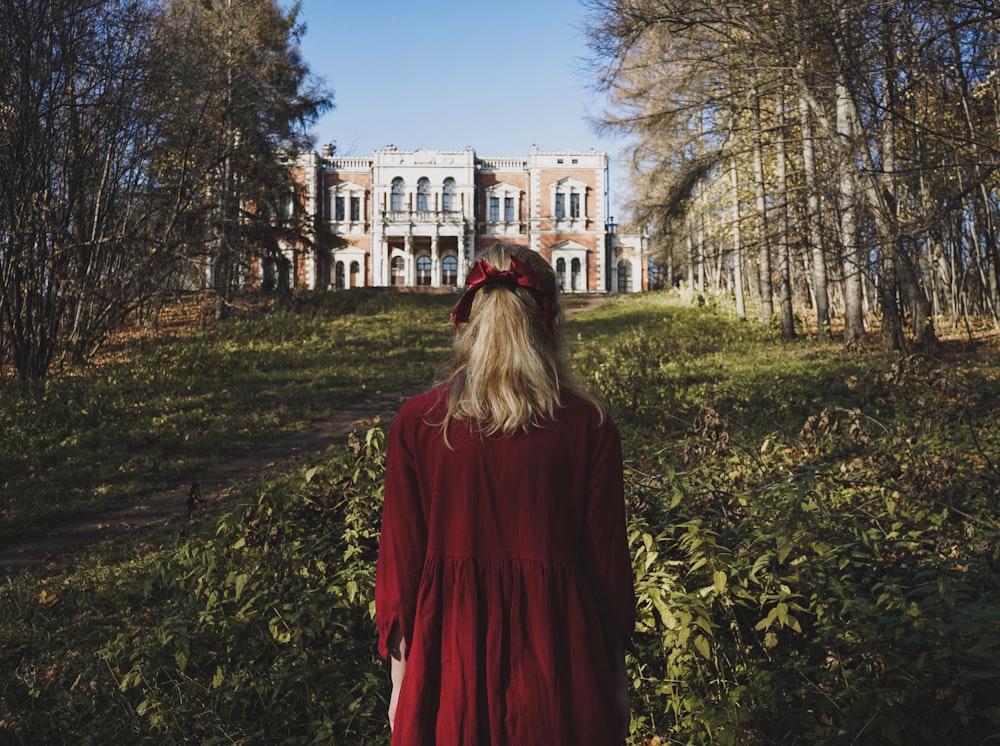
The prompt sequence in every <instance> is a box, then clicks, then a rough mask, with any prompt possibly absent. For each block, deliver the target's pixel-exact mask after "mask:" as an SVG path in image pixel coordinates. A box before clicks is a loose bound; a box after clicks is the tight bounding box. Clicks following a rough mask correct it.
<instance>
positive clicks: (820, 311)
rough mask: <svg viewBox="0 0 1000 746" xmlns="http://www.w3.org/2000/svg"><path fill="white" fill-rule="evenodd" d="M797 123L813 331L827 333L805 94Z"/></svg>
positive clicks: (823, 270) (823, 268)
mask: <svg viewBox="0 0 1000 746" xmlns="http://www.w3.org/2000/svg"><path fill="white" fill-rule="evenodd" d="M799 124H800V128H801V130H802V177H803V179H804V181H805V190H806V200H805V205H806V224H807V226H808V236H809V247H810V249H811V251H812V286H813V288H812V291H813V305H814V307H815V310H816V331H817V334H818V335H819V336H820V337H828V336H829V335H830V297H829V291H828V290H827V284H826V283H827V279H826V255H825V254H824V252H823V226H822V222H821V216H820V213H819V189H818V187H817V184H816V145H815V142H814V141H813V127H812V116H811V114H810V112H809V103H808V102H807V101H806V98H805V96H802V95H800V96H799Z"/></svg>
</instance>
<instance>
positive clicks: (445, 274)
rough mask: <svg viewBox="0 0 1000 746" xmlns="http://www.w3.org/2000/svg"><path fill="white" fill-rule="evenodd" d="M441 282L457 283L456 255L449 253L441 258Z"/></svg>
mask: <svg viewBox="0 0 1000 746" xmlns="http://www.w3.org/2000/svg"><path fill="white" fill-rule="evenodd" d="M441 284H442V285H446V286H447V285H451V286H454V285H457V284H458V257H457V256H453V255H451V254H449V255H448V256H446V257H444V258H443V259H442V260H441Z"/></svg>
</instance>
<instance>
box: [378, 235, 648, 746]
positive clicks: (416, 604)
mask: <svg viewBox="0 0 1000 746" xmlns="http://www.w3.org/2000/svg"><path fill="white" fill-rule="evenodd" d="M451 318H452V321H453V323H454V324H455V327H456V328H457V333H456V337H455V346H454V354H453V357H452V362H451V372H450V375H449V376H448V378H447V380H446V381H445V383H444V384H443V385H442V386H440V387H438V388H435V389H433V390H432V391H429V392H427V393H425V394H421V395H419V396H416V397H414V398H412V399H410V400H408V401H407V402H406V403H405V404H404V405H403V407H402V409H401V410H400V412H399V414H398V416H397V417H396V419H395V421H394V422H393V424H392V427H391V429H390V432H389V442H388V447H387V448H388V450H387V463H386V478H385V506H384V510H383V521H382V540H381V545H380V547H379V558H378V567H377V571H376V581H375V603H376V621H377V624H378V630H379V651H380V653H381V654H382V655H383V656H391V659H392V661H391V669H392V683H393V687H392V694H391V698H390V705H389V723H390V726H391V727H392V729H393V744H394V746H416V745H420V746H434V745H436V746H487V745H489V746H541V745H542V744H544V745H545V746H549V745H550V744H554V745H557V746H558V745H559V744H565V746H571V745H572V746H588V745H592V746H614V745H615V744H621V743H622V740H623V737H624V734H625V733H626V732H627V726H628V693H627V677H626V674H625V666H624V652H623V651H624V647H625V645H626V644H627V643H628V640H629V638H630V636H631V634H632V630H633V625H634V613H635V597H634V590H633V585H632V574H631V566H630V562H629V554H628V547H627V542H626V537H625V507H624V491H623V485H622V456H621V441H620V438H619V434H618V430H617V428H616V427H615V425H614V423H613V422H612V421H611V419H610V418H609V417H608V415H607V414H606V413H605V412H604V410H603V409H602V408H601V406H600V405H599V404H598V403H597V402H596V401H595V400H594V399H593V398H592V397H591V396H589V395H588V394H586V393H584V392H582V391H580V390H579V389H577V388H576V387H574V386H573V385H572V384H571V383H570V381H569V376H568V375H567V368H566V364H565V362H564V360H563V357H562V355H561V330H560V322H561V311H560V306H559V293H558V289H557V284H556V277H555V273H554V272H553V271H552V268H551V267H550V266H549V265H548V263H546V262H545V261H544V260H543V259H542V258H541V257H540V256H539V255H538V254H537V253H536V252H534V251H532V250H530V249H528V248H527V247H524V246H517V245H510V244H498V245H496V246H494V247H493V248H491V249H490V250H489V251H488V252H487V253H486V255H485V256H484V257H483V258H482V259H480V261H478V262H477V263H476V264H475V265H474V266H473V267H472V269H471V270H470V273H469V278H468V281H467V284H466V290H465V293H464V295H463V296H462V299H461V300H460V301H459V303H458V305H457V306H456V307H455V310H454V311H453V312H452V316H451Z"/></svg>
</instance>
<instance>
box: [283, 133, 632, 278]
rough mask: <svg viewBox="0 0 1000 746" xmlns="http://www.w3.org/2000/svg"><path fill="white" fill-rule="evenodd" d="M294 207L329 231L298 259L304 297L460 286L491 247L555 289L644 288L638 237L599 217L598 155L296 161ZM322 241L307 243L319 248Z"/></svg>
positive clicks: (330, 155) (424, 153) (380, 155)
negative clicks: (555, 283) (513, 248)
mask: <svg viewBox="0 0 1000 746" xmlns="http://www.w3.org/2000/svg"><path fill="white" fill-rule="evenodd" d="M295 170H296V175H297V181H298V182H299V183H300V184H301V186H302V190H303V194H302V195H301V196H300V206H301V209H304V210H305V211H306V213H307V215H309V216H311V217H315V218H318V219H319V221H322V224H323V225H324V226H325V228H326V233H327V234H332V236H333V241H332V244H330V247H329V248H325V249H324V248H315V247H314V248H311V249H309V250H307V251H306V252H305V256H304V257H302V258H301V259H300V261H297V262H296V275H297V277H296V281H297V283H299V284H302V285H304V286H306V287H308V288H329V289H339V288H351V287H366V286H403V287H431V288H435V287H461V286H462V285H463V284H464V282H465V274H466V271H467V269H468V267H469V266H471V264H472V262H473V261H475V257H476V256H477V255H478V254H479V253H480V252H482V251H483V250H485V249H486V248H487V247H488V246H489V245H490V244H492V243H494V242H497V241H509V242H515V243H522V244H526V245H528V246H530V247H531V248H532V249H534V250H535V251H538V252H539V253H540V254H541V255H542V256H544V257H545V259H546V260H548V261H549V262H550V263H551V264H552V266H553V267H554V268H555V270H556V273H557V275H558V277H559V281H560V283H561V285H562V288H563V290H564V291H565V292H580V293H582V292H598V293H603V292H620V293H628V292H638V291H640V290H643V289H645V288H646V287H647V282H648V280H647V268H646V264H647V262H646V259H647V257H646V250H645V239H644V238H643V237H641V236H638V235H623V234H619V233H618V232H617V231H616V229H615V225H614V224H613V222H612V220H611V218H610V217H609V216H608V214H607V212H608V207H607V206H608V203H609V199H608V186H607V185H608V156H607V154H605V153H598V152H596V151H593V150H590V151H587V152H574V151H565V152H552V153H543V152H539V151H538V149H537V148H534V147H533V148H532V149H531V152H530V153H529V154H528V155H527V156H524V157H514V158H480V157H477V156H476V153H475V151H474V150H473V149H472V148H471V147H470V148H466V149H465V150H456V151H450V150H448V151H446V150H427V149H420V150H415V151H404V150H398V149H397V148H395V147H394V146H388V147H386V148H383V149H381V150H376V151H375V152H374V153H372V155H371V156H365V157H354V156H338V155H336V154H335V151H334V148H333V147H332V146H327V147H325V148H323V152H322V153H315V152H313V153H305V154H303V155H301V156H300V157H299V158H298V160H297V162H296V164H295ZM322 245H323V242H317V246H322Z"/></svg>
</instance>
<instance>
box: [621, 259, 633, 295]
mask: <svg viewBox="0 0 1000 746" xmlns="http://www.w3.org/2000/svg"><path fill="white" fill-rule="evenodd" d="M618 292H619V293H631V292H632V262H630V261H629V260H628V259H622V260H621V261H620V262H618Z"/></svg>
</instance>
